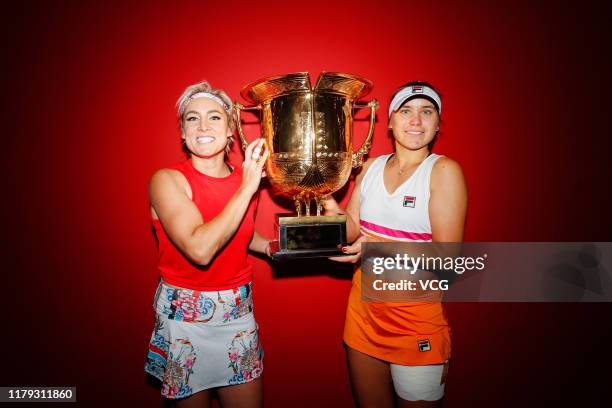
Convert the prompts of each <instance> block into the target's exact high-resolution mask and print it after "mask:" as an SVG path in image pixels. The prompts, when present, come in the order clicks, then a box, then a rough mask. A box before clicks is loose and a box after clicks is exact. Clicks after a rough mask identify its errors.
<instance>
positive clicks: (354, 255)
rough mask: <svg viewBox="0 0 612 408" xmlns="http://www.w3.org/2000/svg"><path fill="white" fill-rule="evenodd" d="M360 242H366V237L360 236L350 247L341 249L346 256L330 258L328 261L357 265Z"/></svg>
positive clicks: (359, 257)
mask: <svg viewBox="0 0 612 408" xmlns="http://www.w3.org/2000/svg"><path fill="white" fill-rule="evenodd" d="M362 242H367V237H366V236H365V235H362V236H360V237H359V238H357V239H356V240H355V242H353V244H352V245H349V246H345V247H342V252H344V253H345V254H347V256H332V257H329V258H328V259H329V260H331V261H336V262H343V263H357V262H358V261H359V260H360V259H361V243H362Z"/></svg>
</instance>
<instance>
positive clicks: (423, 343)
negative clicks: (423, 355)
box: [417, 339, 431, 352]
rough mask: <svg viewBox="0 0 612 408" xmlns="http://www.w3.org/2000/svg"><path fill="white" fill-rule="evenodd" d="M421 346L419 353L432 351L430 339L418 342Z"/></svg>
mask: <svg viewBox="0 0 612 408" xmlns="http://www.w3.org/2000/svg"><path fill="white" fill-rule="evenodd" d="M417 343H418V344H419V351H420V352H423V351H431V344H430V343H429V339H423V340H417Z"/></svg>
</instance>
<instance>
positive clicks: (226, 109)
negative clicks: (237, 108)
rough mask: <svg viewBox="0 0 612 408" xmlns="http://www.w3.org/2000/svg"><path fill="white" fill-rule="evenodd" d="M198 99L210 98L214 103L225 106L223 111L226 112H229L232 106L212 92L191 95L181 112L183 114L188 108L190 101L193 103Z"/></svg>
mask: <svg viewBox="0 0 612 408" xmlns="http://www.w3.org/2000/svg"><path fill="white" fill-rule="evenodd" d="M198 98H209V99H212V100H213V101H215V102H217V103H218V104H219V105H221V106H223V109H224V110H225V111H226V112H229V108H230V106H229V105H228V104H227V103H226V102H225V101H224V100H223V99H221V98H220V97H218V96H217V95H214V94H211V93H210V92H198V93H194V94H193V95H191V96H190V97H189V99H187V100H186V101H185V103H184V104H183V106H182V108H181V112H183V111H184V110H185V107H186V106H187V104H188V103H189V102H190V101H193V100H194V99H198Z"/></svg>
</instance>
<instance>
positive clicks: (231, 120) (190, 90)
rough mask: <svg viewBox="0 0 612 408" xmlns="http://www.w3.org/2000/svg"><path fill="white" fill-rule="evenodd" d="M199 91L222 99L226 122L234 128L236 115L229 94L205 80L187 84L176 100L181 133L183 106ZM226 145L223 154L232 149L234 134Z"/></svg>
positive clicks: (183, 117) (182, 129)
mask: <svg viewBox="0 0 612 408" xmlns="http://www.w3.org/2000/svg"><path fill="white" fill-rule="evenodd" d="M200 92H205V93H209V94H211V95H213V96H215V97H216V99H220V100H222V101H223V109H224V111H225V114H226V115H227V124H228V126H229V128H230V130H231V131H232V133H233V132H234V130H235V129H236V117H235V115H234V109H233V107H234V104H233V103H232V100H231V99H230V97H229V96H227V94H226V93H225V91H223V90H222V89H216V88H213V87H212V86H211V85H210V84H209V83H208V82H207V81H202V82H199V83H197V84H193V85H189V86H188V87H187V88H185V90H184V91H183V93H182V94H181V96H180V97H179V98H178V100H177V101H176V109H177V113H178V121H179V129H180V131H181V135H183V136H184V135H185V126H184V123H185V108H186V107H187V104H188V103H189V102H190V101H191V98H192V97H193V96H194V95H195V94H197V93H200ZM228 139H229V140H228V142H227V146H225V154H229V152H230V150H231V149H232V143H233V142H234V135H233V134H232V135H230V136H229V137H228Z"/></svg>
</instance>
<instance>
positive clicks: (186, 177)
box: [172, 166, 196, 202]
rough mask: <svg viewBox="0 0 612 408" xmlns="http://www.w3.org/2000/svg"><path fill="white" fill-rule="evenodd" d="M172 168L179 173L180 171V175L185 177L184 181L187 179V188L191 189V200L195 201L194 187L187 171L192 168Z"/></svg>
mask: <svg viewBox="0 0 612 408" xmlns="http://www.w3.org/2000/svg"><path fill="white" fill-rule="evenodd" d="M172 170H176V171H178V172H179V173H181V175H182V176H183V177H184V178H185V181H187V185H188V186H189V189H190V190H191V201H193V202H195V201H196V189H195V188H193V183H192V182H191V177H189V175H188V172H189V171H193V170H192V169H189V168H185V167H182V166H181V167H175V168H173V169H172Z"/></svg>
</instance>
